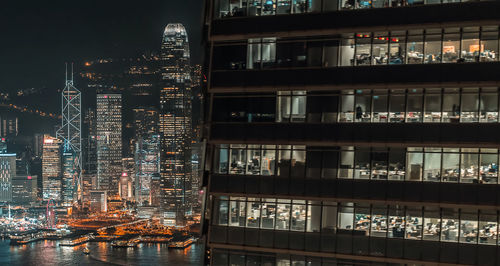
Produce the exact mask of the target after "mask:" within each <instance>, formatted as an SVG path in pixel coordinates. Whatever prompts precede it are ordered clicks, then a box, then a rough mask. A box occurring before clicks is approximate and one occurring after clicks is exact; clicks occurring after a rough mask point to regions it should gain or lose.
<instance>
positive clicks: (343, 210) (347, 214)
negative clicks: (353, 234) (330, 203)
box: [339, 203, 354, 230]
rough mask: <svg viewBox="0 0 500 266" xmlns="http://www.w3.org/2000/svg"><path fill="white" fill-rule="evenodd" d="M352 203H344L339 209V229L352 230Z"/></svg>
mask: <svg viewBox="0 0 500 266" xmlns="http://www.w3.org/2000/svg"><path fill="white" fill-rule="evenodd" d="M352 206H353V204H352V203H346V204H345V205H343V206H341V207H340V209H339V229H343V230H352V229H353V222H354V208H353V207H352Z"/></svg>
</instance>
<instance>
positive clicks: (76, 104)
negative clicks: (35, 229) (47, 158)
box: [56, 66, 82, 205]
mask: <svg viewBox="0 0 500 266" xmlns="http://www.w3.org/2000/svg"><path fill="white" fill-rule="evenodd" d="M71 72H72V73H71V78H70V79H68V75H67V74H66V87H64V90H63V91H62V93H61V99H62V106H61V115H62V126H61V128H60V129H59V130H57V133H56V137H57V138H58V139H60V140H61V141H62V142H63V145H64V154H63V155H64V158H63V160H64V162H63V164H64V168H63V175H64V181H63V191H64V192H63V201H64V203H65V204H67V205H71V203H72V202H73V200H77V199H78V196H77V195H76V193H77V190H78V189H79V188H81V182H80V176H81V166H82V148H81V147H82V130H81V129H82V119H81V117H82V112H81V105H82V103H81V93H80V91H79V90H78V89H77V88H75V86H74V85H73V66H72V67H71Z"/></svg>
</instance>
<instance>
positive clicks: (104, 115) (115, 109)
mask: <svg viewBox="0 0 500 266" xmlns="http://www.w3.org/2000/svg"><path fill="white" fill-rule="evenodd" d="M96 114H97V189H99V190H105V191H108V195H116V194H118V183H119V179H120V176H121V171H122V96H121V94H97V113H96Z"/></svg>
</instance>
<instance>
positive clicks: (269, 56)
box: [262, 0, 276, 68]
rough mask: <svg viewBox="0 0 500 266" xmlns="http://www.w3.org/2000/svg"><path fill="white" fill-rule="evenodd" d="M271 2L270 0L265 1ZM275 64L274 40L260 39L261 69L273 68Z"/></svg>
mask: <svg viewBox="0 0 500 266" xmlns="http://www.w3.org/2000/svg"><path fill="white" fill-rule="evenodd" d="M266 1H271V0H266ZM275 63H276V38H263V39H262V67H263V68H270V67H274V66H275Z"/></svg>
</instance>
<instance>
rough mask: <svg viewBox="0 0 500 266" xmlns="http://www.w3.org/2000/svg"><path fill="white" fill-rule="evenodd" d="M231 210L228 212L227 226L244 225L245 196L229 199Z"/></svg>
mask: <svg viewBox="0 0 500 266" xmlns="http://www.w3.org/2000/svg"><path fill="white" fill-rule="evenodd" d="M230 207H231V211H230V212H229V216H230V220H229V226H245V219H246V218H245V217H246V215H245V213H246V208H245V207H246V202H245V198H242V199H241V200H232V199H231V201H230Z"/></svg>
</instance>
